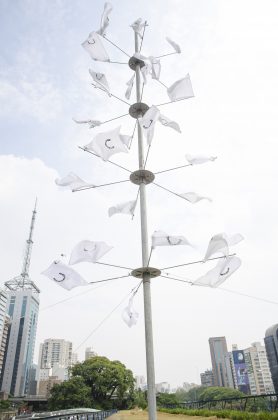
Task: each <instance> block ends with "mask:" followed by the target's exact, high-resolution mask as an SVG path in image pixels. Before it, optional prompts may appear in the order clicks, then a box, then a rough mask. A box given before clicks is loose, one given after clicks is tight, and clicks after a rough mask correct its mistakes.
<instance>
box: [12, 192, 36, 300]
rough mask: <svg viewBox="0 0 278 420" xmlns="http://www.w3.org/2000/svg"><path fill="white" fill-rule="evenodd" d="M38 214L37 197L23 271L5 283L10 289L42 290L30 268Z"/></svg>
mask: <svg viewBox="0 0 278 420" xmlns="http://www.w3.org/2000/svg"><path fill="white" fill-rule="evenodd" d="M36 214H37V198H36V201H35V206H34V210H33V212H32V219H31V224H30V230H29V237H28V239H27V240H26V248H25V252H24V258H23V265H22V272H21V274H20V276H17V277H15V278H13V279H12V280H9V281H7V282H6V283H5V286H6V287H7V288H8V289H9V290H18V289H33V290H34V292H35V293H39V292H40V291H39V289H38V287H37V286H36V285H35V283H34V282H32V281H31V280H30V277H29V268H30V261H31V253H32V246H33V233H34V226H35V220H36Z"/></svg>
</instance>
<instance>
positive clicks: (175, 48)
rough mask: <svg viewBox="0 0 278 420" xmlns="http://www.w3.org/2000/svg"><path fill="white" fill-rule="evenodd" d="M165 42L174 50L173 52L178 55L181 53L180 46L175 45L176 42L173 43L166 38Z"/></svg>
mask: <svg viewBox="0 0 278 420" xmlns="http://www.w3.org/2000/svg"><path fill="white" fill-rule="evenodd" d="M166 41H168V42H169V44H170V45H171V46H172V47H173V48H174V50H175V51H176V52H177V53H178V54H180V53H181V48H180V46H179V45H178V44H177V43H176V42H174V41H173V40H172V39H170V38H168V37H166Z"/></svg>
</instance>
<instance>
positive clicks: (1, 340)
mask: <svg viewBox="0 0 278 420" xmlns="http://www.w3.org/2000/svg"><path fill="white" fill-rule="evenodd" d="M6 306H7V293H6V292H5V291H4V290H1V289H0V375H1V372H2V368H3V364H4V357H5V350H6V345H7V338H8V334H9V325H10V322H9V321H10V318H9V316H8V315H7V313H6Z"/></svg>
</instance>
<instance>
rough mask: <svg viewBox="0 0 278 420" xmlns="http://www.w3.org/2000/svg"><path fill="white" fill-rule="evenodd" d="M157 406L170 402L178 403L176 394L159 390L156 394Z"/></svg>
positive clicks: (169, 403) (163, 405)
mask: <svg viewBox="0 0 278 420" xmlns="http://www.w3.org/2000/svg"><path fill="white" fill-rule="evenodd" d="M156 401H157V406H158V407H165V406H167V405H171V404H178V399H177V397H176V394H167V393H165V392H160V393H159V394H158V395H157V396H156Z"/></svg>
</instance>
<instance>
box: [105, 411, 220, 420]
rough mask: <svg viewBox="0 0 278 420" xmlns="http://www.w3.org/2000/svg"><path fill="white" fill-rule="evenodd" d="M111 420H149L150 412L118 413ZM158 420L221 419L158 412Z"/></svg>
mask: <svg viewBox="0 0 278 420" xmlns="http://www.w3.org/2000/svg"><path fill="white" fill-rule="evenodd" d="M110 419H111V420H148V412H147V411H146V410H126V411H118V413H117V414H114V415H113V416H111V417H109V420H110ZM157 420H221V419H217V418H216V417H215V416H211V417H199V416H185V415H183V414H168V413H160V412H158V413H157ZM223 420H225V419H223ZM226 420H227V419H226Z"/></svg>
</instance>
